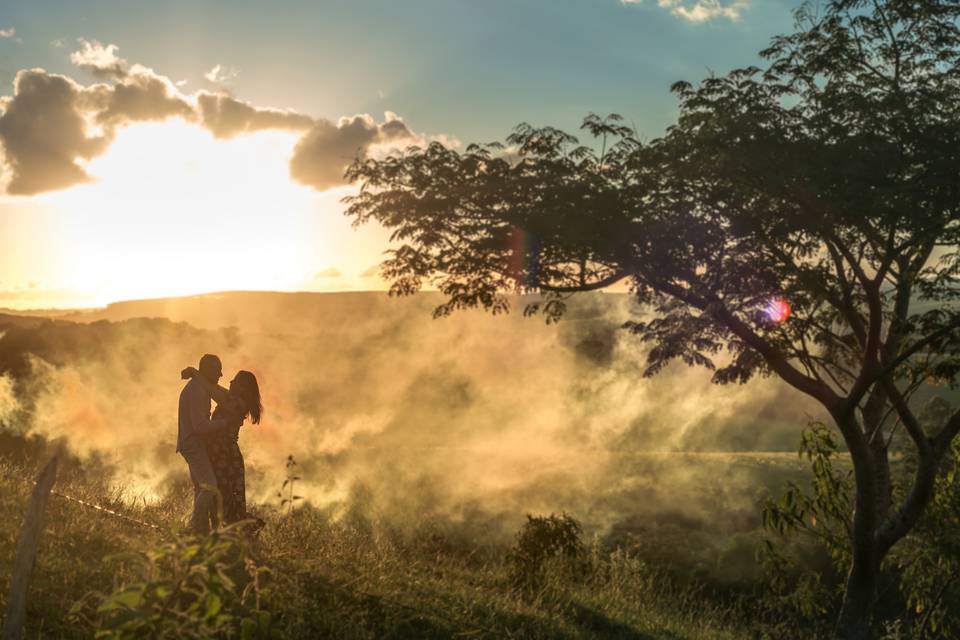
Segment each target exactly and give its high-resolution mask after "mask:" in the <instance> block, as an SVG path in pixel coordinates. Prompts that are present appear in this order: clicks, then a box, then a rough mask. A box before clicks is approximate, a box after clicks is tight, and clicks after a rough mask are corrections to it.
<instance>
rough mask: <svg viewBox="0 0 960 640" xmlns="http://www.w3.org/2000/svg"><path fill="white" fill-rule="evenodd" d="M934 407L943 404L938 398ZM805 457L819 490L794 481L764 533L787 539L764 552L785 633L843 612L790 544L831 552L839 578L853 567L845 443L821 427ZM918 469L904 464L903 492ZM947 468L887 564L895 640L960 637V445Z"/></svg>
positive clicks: (769, 543) (806, 441) (767, 516)
mask: <svg viewBox="0 0 960 640" xmlns="http://www.w3.org/2000/svg"><path fill="white" fill-rule="evenodd" d="M931 405H932V406H934V407H936V406H938V405H939V403H938V402H937V401H936V398H935V399H934V401H932V402H931ZM942 410H943V408H942V407H941V411H942ZM937 419H938V417H936V416H935V417H934V418H933V420H934V421H936V420H937ZM800 454H801V455H802V456H804V457H806V458H807V459H808V460H809V461H810V464H811V467H812V470H813V481H812V483H811V486H810V488H809V489H805V488H803V487H801V486H799V485H798V484H796V483H795V482H792V481H791V482H788V483H787V488H786V490H785V491H784V493H783V495H782V496H781V497H780V498H779V499H778V500H769V499H768V500H767V501H766V502H765V504H764V508H763V524H764V528H765V530H766V531H767V533H768V534H769V535H771V536H775V537H776V538H778V539H779V542H777V543H776V544H775V543H774V541H773V540H772V539H771V538H769V537H768V538H767V539H766V540H764V542H763V544H762V546H761V547H760V548H759V549H758V555H759V557H760V559H761V560H762V561H763V563H764V565H765V566H766V567H767V571H768V582H767V584H766V585H765V587H764V592H765V598H764V602H765V607H766V608H767V609H768V612H769V613H770V614H771V615H770V616H768V617H769V618H770V619H771V620H774V621H775V623H779V625H781V627H785V628H789V627H790V626H793V625H796V624H808V623H809V622H810V621H813V620H817V619H821V620H822V619H823V617H824V615H825V614H826V613H828V612H830V611H832V610H835V609H836V607H837V606H838V601H839V595H840V594H839V593H838V586H839V585H838V583H837V581H836V580H835V579H834V580H833V581H832V582H831V581H830V580H829V578H828V579H827V581H824V579H823V574H822V573H821V572H820V571H817V570H814V569H812V568H811V567H810V565H809V562H806V563H805V562H804V558H802V557H800V555H798V554H793V555H791V554H789V552H788V551H787V550H788V549H789V548H790V547H789V546H788V544H787V543H788V542H790V541H795V540H796V539H797V538H806V539H807V541H810V542H814V543H816V544H817V545H818V546H819V547H820V548H822V549H824V550H825V551H827V553H828V554H829V558H830V560H831V563H832V569H833V571H832V574H833V575H834V576H838V575H843V574H844V573H845V572H846V571H847V569H848V568H849V566H850V556H849V548H848V547H847V545H846V544H845V541H846V539H847V536H848V534H847V529H848V528H849V527H850V518H849V513H850V511H849V509H850V502H851V496H852V493H853V480H852V477H851V475H852V473H851V471H850V470H849V469H845V468H844V467H845V466H846V465H845V464H843V463H842V461H838V449H837V445H836V443H835V442H834V439H833V436H832V434H831V432H830V431H829V429H827V428H826V427H825V426H824V425H822V424H818V423H814V424H813V425H811V427H810V428H809V429H808V430H806V431H805V432H804V434H803V440H802V443H801V446H800ZM841 455H842V454H841ZM838 462H839V464H838ZM915 466H916V461H915V460H910V458H909V456H908V457H907V458H906V459H904V460H902V464H901V465H900V466H899V467H897V474H896V476H897V477H898V479H899V480H900V482H899V485H900V486H901V487H902V486H904V485H909V482H908V481H909V477H910V476H911V475H912V473H913V472H914V470H915ZM944 467H945V468H944V472H943V473H942V474H941V475H940V476H939V477H938V479H937V487H936V490H935V493H934V498H933V500H932V501H931V503H930V505H929V507H928V508H927V511H926V513H925V514H924V516H923V518H922V519H921V520H920V521H919V522H918V524H917V526H916V527H915V528H914V529H913V531H911V532H910V534H909V535H908V536H907V538H906V539H905V540H904V542H903V544H901V545H899V546H898V547H897V548H896V549H895V550H894V552H892V553H891V554H890V556H889V557H888V558H887V561H886V565H885V566H886V570H887V572H888V573H889V574H893V575H894V577H895V578H896V579H894V580H892V581H891V583H892V588H893V589H894V592H893V593H889V594H887V598H886V599H887V602H888V603H895V606H891V607H890V608H889V609H888V610H887V611H886V612H885V615H884V616H883V618H885V620H883V619H882V620H881V622H883V623H885V624H886V626H887V627H888V629H889V630H890V631H889V633H888V637H897V638H915V639H924V640H925V639H928V638H944V637H955V636H957V635H960V619H958V618H957V616H956V615H955V613H954V612H956V611H957V610H958V609H960V583H958V581H957V576H958V575H960V444H958V443H956V442H955V443H954V444H953V446H952V448H951V451H950V453H949V455H948V456H947V457H946V459H945V460H944ZM793 549H794V550H796V546H794V547H793ZM823 631H824V632H825V633H826V632H827V631H828V629H826V628H824V629H823Z"/></svg>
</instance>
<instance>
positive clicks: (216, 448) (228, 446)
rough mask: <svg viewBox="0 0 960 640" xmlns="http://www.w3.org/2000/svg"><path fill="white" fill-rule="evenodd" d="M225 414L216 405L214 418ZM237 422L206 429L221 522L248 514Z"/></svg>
mask: <svg viewBox="0 0 960 640" xmlns="http://www.w3.org/2000/svg"><path fill="white" fill-rule="evenodd" d="M225 414H226V411H225V410H224V409H221V408H220V406H217V408H216V409H214V411H213V417H214V418H221V417H223V416H224V415H225ZM239 438H240V425H237V426H235V427H228V428H226V429H221V430H220V431H215V432H213V433H209V434H207V435H206V437H205V442H206V445H207V455H208V456H209V457H210V464H211V465H213V472H214V474H215V475H216V476H217V488H218V489H219V490H220V496H221V499H222V501H223V524H225V525H226V524H232V523H234V522H239V521H240V520H243V519H244V518H246V517H247V492H246V479H245V478H244V469H243V454H242V453H240V444H239V442H238V439H239Z"/></svg>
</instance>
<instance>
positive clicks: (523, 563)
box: [507, 513, 585, 589]
mask: <svg viewBox="0 0 960 640" xmlns="http://www.w3.org/2000/svg"><path fill="white" fill-rule="evenodd" d="M582 536H583V529H582V527H581V525H580V523H579V522H577V521H576V520H575V519H574V518H573V517H572V516H570V515H568V514H566V513H561V514H560V515H556V514H550V515H549V516H534V515H529V514H528V515H527V521H526V523H524V525H523V526H522V527H521V528H520V530H519V531H517V538H516V542H515V543H514V545H513V548H512V549H511V550H510V553H509V554H508V556H507V557H508V561H509V563H510V568H511V579H512V581H513V583H514V585H516V586H518V587H525V588H532V589H537V588H540V587H542V586H543V583H544V579H545V574H546V572H547V570H548V566H549V565H550V564H551V562H552V561H554V560H558V561H559V567H560V568H561V569H562V570H566V571H567V572H568V573H576V572H578V571H582V569H583V560H584V554H585V547H584V544H583V540H582Z"/></svg>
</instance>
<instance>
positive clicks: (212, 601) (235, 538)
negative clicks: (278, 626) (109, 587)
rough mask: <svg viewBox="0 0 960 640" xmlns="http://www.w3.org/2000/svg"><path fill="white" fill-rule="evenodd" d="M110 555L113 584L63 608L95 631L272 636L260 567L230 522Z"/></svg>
mask: <svg viewBox="0 0 960 640" xmlns="http://www.w3.org/2000/svg"><path fill="white" fill-rule="evenodd" d="M238 524H239V523H238ZM111 558H112V559H113V560H115V561H117V562H118V570H117V573H116V578H115V587H114V590H113V591H112V592H111V593H108V594H103V593H99V592H89V593H87V594H86V595H85V596H84V597H83V598H82V599H81V600H80V601H79V602H78V603H76V604H75V605H74V606H73V607H72V609H71V611H70V616H71V618H72V619H73V621H74V622H77V623H80V624H81V625H83V626H84V627H86V628H87V629H89V630H91V631H94V632H95V637H97V638H111V639H117V640H126V639H131V640H132V639H134V638H146V637H149V638H197V639H199V638H211V637H227V638H243V639H247V638H250V639H253V638H271V637H276V634H275V633H274V632H273V630H272V629H271V624H270V623H271V620H270V614H269V613H268V612H267V611H266V610H265V609H264V607H263V604H264V603H263V598H264V597H265V595H266V594H265V590H264V584H263V582H264V578H265V575H266V573H267V569H266V568H264V567H262V566H259V565H258V563H257V561H256V560H255V558H254V557H253V555H252V554H251V550H250V548H249V545H248V543H247V541H246V540H245V538H244V536H243V533H242V530H241V528H239V527H238V526H237V525H232V526H230V527H227V528H224V529H220V530H218V531H214V532H213V533H211V534H210V535H208V536H206V537H203V538H192V537H180V536H175V537H174V539H173V541H172V542H169V543H166V544H163V545H161V546H159V547H157V548H155V549H153V550H150V551H147V552H131V553H127V554H120V555H116V556H112V557H111Z"/></svg>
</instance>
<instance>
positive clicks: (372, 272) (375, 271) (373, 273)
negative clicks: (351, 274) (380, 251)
mask: <svg viewBox="0 0 960 640" xmlns="http://www.w3.org/2000/svg"><path fill="white" fill-rule="evenodd" d="M379 274H380V265H379V264H375V265H373V266H372V267H370V268H369V269H367V270H366V271H364V272H363V273H361V274H360V277H361V278H376V277H377V276H378V275H379Z"/></svg>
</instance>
